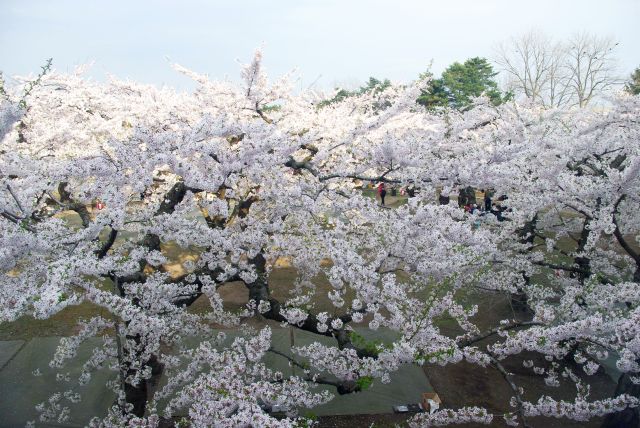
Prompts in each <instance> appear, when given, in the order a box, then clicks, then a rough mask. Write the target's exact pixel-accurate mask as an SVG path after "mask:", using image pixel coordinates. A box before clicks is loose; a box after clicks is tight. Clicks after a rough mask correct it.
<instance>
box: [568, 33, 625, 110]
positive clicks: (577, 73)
mask: <svg viewBox="0 0 640 428" xmlns="http://www.w3.org/2000/svg"><path fill="white" fill-rule="evenodd" d="M617 45H618V43H617V42H615V40H613V39H612V38H611V37H598V36H596V35H593V34H589V33H580V34H575V35H574V36H573V37H571V38H570V39H569V41H568V44H567V48H566V50H567V54H566V61H565V69H566V72H567V76H568V82H567V85H568V89H569V91H571V95H572V98H573V100H574V102H575V103H576V104H577V105H578V106H579V107H586V105H587V104H589V102H590V101H591V100H592V99H593V98H594V97H595V96H597V95H599V94H602V93H603V92H605V91H607V90H608V89H610V88H611V87H612V86H614V85H617V84H619V83H620V79H619V78H617V76H616V61H615V58H614V55H613V51H614V49H615V47H616V46H617Z"/></svg>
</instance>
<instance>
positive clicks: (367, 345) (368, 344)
mask: <svg viewBox="0 0 640 428" xmlns="http://www.w3.org/2000/svg"><path fill="white" fill-rule="evenodd" d="M349 339H350V340H351V343H353V345H354V346H355V347H356V348H360V349H362V350H364V351H365V352H367V353H368V354H371V355H375V356H378V355H379V354H380V351H381V350H382V349H384V348H385V345H384V343H382V342H381V341H379V340H367V339H365V338H364V336H362V335H360V334H358V333H356V332H355V331H351V332H349Z"/></svg>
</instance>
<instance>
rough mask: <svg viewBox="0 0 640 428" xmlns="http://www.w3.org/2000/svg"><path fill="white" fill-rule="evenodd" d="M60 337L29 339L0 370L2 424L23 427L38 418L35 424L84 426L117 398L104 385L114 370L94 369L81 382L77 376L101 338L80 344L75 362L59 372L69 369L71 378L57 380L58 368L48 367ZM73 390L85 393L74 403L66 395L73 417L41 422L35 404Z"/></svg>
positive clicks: (65, 402)
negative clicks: (59, 420) (95, 370)
mask: <svg viewBox="0 0 640 428" xmlns="http://www.w3.org/2000/svg"><path fill="white" fill-rule="evenodd" d="M59 341H60V338H56V337H42V338H34V339H32V340H30V341H29V342H27V343H26V344H25V345H24V347H23V348H22V349H20V351H19V352H18V353H17V355H15V356H14V357H13V358H12V359H11V361H9V363H8V364H7V365H6V366H5V367H4V368H3V369H2V370H1V371H0V415H1V416H0V427H24V425H25V423H26V422H27V421H31V420H34V421H36V426H38V427H40V426H46V427H54V426H60V427H70V426H85V425H86V424H87V423H88V422H89V420H90V419H91V418H92V417H93V416H100V415H105V414H106V412H107V409H108V408H109V406H111V404H112V403H113V402H114V399H115V395H114V394H113V393H112V392H111V391H109V390H107V389H106V388H105V383H106V381H107V380H108V379H111V378H115V373H114V372H111V371H109V370H108V369H102V370H99V371H98V372H95V373H93V377H92V379H91V381H90V382H89V383H88V384H86V385H84V386H78V382H77V379H78V376H79V375H80V373H81V369H82V364H83V363H84V361H86V360H87V358H89V356H90V355H91V354H92V352H93V348H94V347H95V346H99V345H100V344H101V343H102V341H101V340H100V339H91V340H88V341H87V342H86V343H84V344H83V345H82V346H80V348H79V350H78V355H77V357H76V359H75V360H74V361H73V364H72V365H71V366H69V367H66V368H64V369H62V370H60V371H59V372H62V373H69V376H70V378H71V381H70V382H65V381H56V373H58V372H57V371H56V370H54V369H52V368H50V367H49V361H51V359H52V357H53V354H54V352H55V350H56V347H57V346H58V344H59ZM2 343H6V342H2ZM36 369H40V372H41V373H42V375H41V376H34V375H33V371H34V370H36ZM67 390H74V391H76V392H79V393H80V394H81V395H82V401H81V402H79V403H77V404H72V403H70V402H69V401H67V400H66V399H63V400H62V401H61V403H62V404H63V406H68V407H69V408H70V409H71V417H70V420H69V421H68V422H65V423H48V424H43V423H41V422H39V420H38V416H39V413H38V412H37V411H36V410H35V405H36V404H37V403H41V402H44V401H47V400H48V399H49V397H50V396H51V395H52V394H54V393H56V392H58V391H60V392H64V391H67Z"/></svg>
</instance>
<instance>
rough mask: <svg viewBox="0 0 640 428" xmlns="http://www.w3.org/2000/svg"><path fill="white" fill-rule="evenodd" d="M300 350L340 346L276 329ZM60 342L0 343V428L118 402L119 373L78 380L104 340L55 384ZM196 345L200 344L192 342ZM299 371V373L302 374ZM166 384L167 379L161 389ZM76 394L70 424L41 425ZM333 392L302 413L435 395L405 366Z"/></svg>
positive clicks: (278, 362) (78, 420)
mask: <svg viewBox="0 0 640 428" xmlns="http://www.w3.org/2000/svg"><path fill="white" fill-rule="evenodd" d="M371 333H372V332H369V331H361V332H360V334H362V335H365V336H368V339H374V338H375V339H376V340H381V341H383V342H384V341H389V342H390V341H392V340H393V337H394V334H393V333H392V332H388V331H383V330H380V331H378V332H375V337H372V336H371ZM227 334H228V336H229V340H232V338H233V337H235V336H236V335H237V334H238V332H234V331H232V332H227ZM292 340H293V343H294V344H295V346H301V345H305V344H308V343H311V342H313V341H320V342H324V343H327V344H335V341H333V340H332V339H330V338H326V337H318V336H317V335H314V334H311V333H307V332H304V331H300V330H295V331H294V335H293V336H292V335H291V331H290V330H289V329H274V330H273V346H274V348H276V349H278V350H279V351H282V352H289V351H288V350H289V348H290V345H291V341H292ZM58 342H59V338H56V337H43V338H34V339H31V340H29V341H23V340H13V341H0V415H1V416H0V427H23V426H24V425H25V423H26V422H27V421H30V420H35V421H36V426H44V427H70V426H84V425H85V424H87V423H88V421H89V420H90V419H91V417H92V416H100V415H104V414H106V410H107V409H108V407H109V406H110V405H111V404H112V403H113V402H114V398H115V397H114V394H113V393H111V392H110V391H109V390H107V389H106V387H105V383H106V381H107V380H109V379H111V378H114V377H115V376H114V372H112V371H109V370H107V369H101V370H99V371H97V372H96V373H94V375H93V378H92V380H91V381H90V382H89V383H88V384H87V385H84V386H78V383H77V379H78V376H79V375H80V372H81V368H82V364H83V362H84V361H86V359H87V358H89V356H90V355H91V354H92V352H93V349H94V347H96V346H99V345H100V344H101V340H100V339H97V338H95V339H91V340H89V341H87V342H86V343H84V344H83V345H82V346H81V347H80V349H79V352H78V356H77V357H76V358H75V359H74V360H73V365H72V366H70V367H66V368H65V369H63V370H61V371H60V372H62V373H65V374H66V373H68V375H69V378H70V381H65V380H56V371H54V370H53V369H51V368H50V367H49V361H50V360H51V358H52V356H53V354H54V352H55V349H56V346H57V345H58ZM189 342H191V343H190V344H193V345H196V344H197V342H198V340H197V339H196V338H193V339H192V340H189ZM266 363H267V365H268V366H270V367H271V368H274V369H278V370H281V371H282V372H284V373H292V374H298V375H299V374H300V373H296V371H295V370H296V369H295V368H292V367H290V366H289V364H288V362H287V361H286V359H284V358H282V357H280V356H277V355H275V354H268V355H267V357H266ZM36 369H39V370H40V372H41V373H42V374H41V375H40V376H34V375H33V372H34V371H35V370H36ZM298 371H299V370H298ZM164 382H166V380H162V381H161V382H160V385H162V384H163V383H164ZM71 389H73V390H77V391H78V392H80V393H81V394H82V401H81V402H80V403H77V404H71V403H69V401H67V400H65V399H63V400H62V403H63V405H64V406H68V407H69V408H70V409H71V418H70V421H69V422H68V423H61V424H42V423H40V422H38V419H37V418H38V414H39V413H38V412H37V411H36V410H35V407H34V406H35V404H37V403H41V402H44V401H46V400H48V398H49V397H50V396H51V395H52V394H54V393H55V392H57V391H61V392H64V391H67V390H71ZM319 389H327V390H328V391H330V392H332V393H334V394H335V395H336V398H334V399H333V400H332V401H331V402H330V403H328V404H325V405H324V406H320V407H317V408H315V409H310V410H308V411H307V410H304V409H303V410H302V411H301V412H300V413H301V415H305V414H307V413H312V414H315V415H345V414H363V413H371V414H374V413H390V412H391V407H392V406H393V405H396V404H404V403H416V402H418V401H419V400H420V394H421V393H422V392H427V391H432V388H431V385H430V384H429V382H428V380H427V378H426V377H425V375H424V372H423V371H422V369H421V368H420V367H418V366H415V365H409V366H405V367H403V368H402V369H400V370H399V371H398V372H396V373H394V374H393V375H392V382H391V383H389V384H386V385H385V384H382V383H380V382H379V381H375V382H374V383H373V385H372V386H371V387H370V388H369V389H367V390H366V391H363V392H361V393H357V394H348V395H344V396H340V395H338V394H337V393H336V392H335V388H331V387H319Z"/></svg>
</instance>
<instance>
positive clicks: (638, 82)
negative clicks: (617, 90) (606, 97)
mask: <svg viewBox="0 0 640 428" xmlns="http://www.w3.org/2000/svg"><path fill="white" fill-rule="evenodd" d="M624 90H625V91H627V92H628V93H630V94H631V95H638V94H640V67H638V68H636V69H635V71H634V72H633V73H631V76H629V81H628V82H627V83H626V84H625V85H624Z"/></svg>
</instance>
